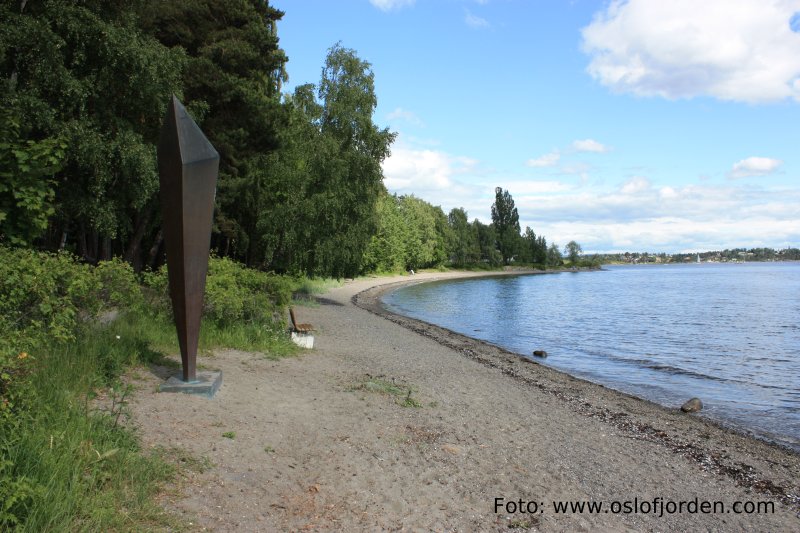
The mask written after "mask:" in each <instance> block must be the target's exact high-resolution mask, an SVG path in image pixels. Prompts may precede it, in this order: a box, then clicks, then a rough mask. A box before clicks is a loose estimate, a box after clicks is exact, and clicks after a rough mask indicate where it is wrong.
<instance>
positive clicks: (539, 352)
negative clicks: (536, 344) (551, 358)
mask: <svg viewBox="0 0 800 533" xmlns="http://www.w3.org/2000/svg"><path fill="white" fill-rule="evenodd" d="M533 355H535V356H536V357H547V352H545V351H544V350H534V351H533Z"/></svg>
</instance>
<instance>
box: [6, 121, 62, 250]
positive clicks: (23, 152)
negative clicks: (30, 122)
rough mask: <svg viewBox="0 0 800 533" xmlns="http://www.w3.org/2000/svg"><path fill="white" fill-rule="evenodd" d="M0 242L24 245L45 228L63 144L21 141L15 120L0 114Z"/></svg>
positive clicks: (51, 212) (52, 211)
mask: <svg viewBox="0 0 800 533" xmlns="http://www.w3.org/2000/svg"><path fill="white" fill-rule="evenodd" d="M0 121H2V122H4V123H5V125H6V127H5V128H2V130H0V242H2V241H3V240H5V241H7V242H8V243H10V244H12V245H18V246H21V245H28V244H30V243H31V242H32V241H33V240H34V239H36V238H37V237H38V236H39V235H41V233H42V232H43V231H44V230H45V229H46V228H47V221H48V218H49V217H50V216H51V215H52V214H53V213H54V208H53V198H54V195H55V191H54V180H53V179H52V176H53V174H54V173H55V172H57V171H58V170H59V169H60V168H61V164H62V161H63V159H64V153H65V148H66V145H65V143H64V142H63V141H62V140H61V139H59V138H49V139H44V140H41V141H34V140H25V139H22V138H21V135H20V127H19V119H18V118H17V117H15V116H14V115H13V114H12V110H11V109H8V108H6V109H3V110H2V111H0Z"/></svg>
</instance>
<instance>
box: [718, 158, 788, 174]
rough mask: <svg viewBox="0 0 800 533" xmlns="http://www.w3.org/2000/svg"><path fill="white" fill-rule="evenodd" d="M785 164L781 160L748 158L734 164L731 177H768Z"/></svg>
mask: <svg viewBox="0 0 800 533" xmlns="http://www.w3.org/2000/svg"><path fill="white" fill-rule="evenodd" d="M782 164H783V161H781V160H780V159H772V158H769V157H748V158H747V159H742V160H741V161H738V162H736V163H734V165H733V168H732V169H731V172H730V174H729V176H730V177H731V178H748V177H750V176H766V175H768V174H772V173H773V172H775V171H776V170H778V168H780V166H781V165H782Z"/></svg>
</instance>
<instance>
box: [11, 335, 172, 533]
mask: <svg viewBox="0 0 800 533" xmlns="http://www.w3.org/2000/svg"><path fill="white" fill-rule="evenodd" d="M125 328H126V326H125V325H124V324H123V323H120V324H118V325H114V326H112V327H109V328H95V329H92V330H90V331H88V332H87V333H86V334H85V335H83V336H82V338H81V340H80V341H78V342H76V343H74V344H71V345H68V346H50V347H48V348H46V349H43V350H41V351H40V352H39V353H37V354H35V357H36V366H37V370H36V372H35V374H34V375H33V376H32V377H33V379H32V380H31V388H30V389H29V390H28V391H27V393H26V395H25V397H24V402H25V404H26V406H27V407H28V409H26V410H25V411H24V412H23V413H22V417H21V419H18V420H17V422H19V425H18V427H17V428H16V431H15V432H14V434H13V435H11V436H4V438H3V439H2V441H0V442H1V444H0V445H1V446H2V448H0V452H2V460H5V461H7V465H13V467H12V471H11V472H6V473H3V474H11V475H10V476H8V477H6V475H3V476H0V479H2V480H3V481H7V480H8V479H15V480H17V482H19V480H26V482H27V485H28V489H25V488H24V487H20V486H17V488H16V492H17V493H16V494H12V495H10V497H11V498H14V499H15V502H16V503H14V504H13V505H14V506H15V507H12V508H11V509H10V511H11V512H9V513H6V514H4V515H3V516H2V518H3V519H4V521H5V522H6V523H5V524H2V522H0V525H10V523H13V521H14V518H12V515H14V516H16V517H19V516H23V517H24V521H23V522H22V523H21V524H19V525H17V527H16V529H17V530H19V531H49V530H67V531H68V530H81V531H83V530H87V531H101V530H105V531H109V530H123V531H129V530H136V529H154V528H155V529H169V528H172V527H174V526H175V522H174V518H172V517H170V516H169V515H167V514H166V513H164V511H163V510H162V509H160V508H159V507H158V506H156V505H155V503H154V501H153V496H154V494H155V493H156V492H157V491H158V490H159V487H161V486H162V485H163V484H164V483H166V482H167V481H169V480H171V479H172V478H173V476H174V473H175V468H174V466H172V465H171V464H170V463H168V462H167V461H165V460H164V459H163V458H162V457H160V456H159V455H158V454H155V453H142V451H141V450H140V448H139V444H138V441H137V439H136V435H135V434H134V432H133V431H132V430H131V429H128V428H126V427H125V424H124V423H125V421H126V418H127V412H126V400H125V397H126V395H127V392H128V391H127V390H126V389H125V388H124V387H123V386H122V385H121V384H120V383H119V381H118V380H117V379H116V376H118V375H119V371H120V370H121V369H122V368H124V367H125V366H126V365H128V364H131V363H135V362H148V361H150V360H151V359H152V358H153V357H154V355H156V354H155V352H153V351H152V350H151V349H149V347H148V345H147V343H146V342H144V341H142V340H141V339H136V338H133V337H129V336H127V335H124V333H125V331H124V330H125ZM117 335H119V338H117ZM99 388H110V389H111V393H110V394H111V397H112V402H111V407H110V408H109V409H99V408H97V407H95V406H94V402H93V401H92V399H93V397H94V396H95V391H96V390H97V389H99ZM8 437H10V438H8ZM12 488H13V487H12ZM19 492H22V494H20V493H19ZM3 495H4V496H5V497H6V498H9V495H7V494H3ZM8 510H9V509H5V510H4V511H8ZM0 529H2V527H0Z"/></svg>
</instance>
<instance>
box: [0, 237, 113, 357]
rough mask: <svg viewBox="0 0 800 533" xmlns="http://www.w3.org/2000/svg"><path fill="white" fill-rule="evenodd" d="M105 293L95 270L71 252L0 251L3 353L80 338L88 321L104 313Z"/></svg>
mask: <svg viewBox="0 0 800 533" xmlns="http://www.w3.org/2000/svg"><path fill="white" fill-rule="evenodd" d="M100 289H101V284H100V281H99V279H98V277H97V276H96V275H95V274H94V272H93V271H92V269H91V267H89V266H88V265H82V264H79V263H77V262H76V261H75V259H74V257H73V256H71V255H69V254H66V253H61V254H47V253H41V252H34V251H31V250H18V249H9V248H5V247H0V353H2V354H4V355H5V356H6V357H9V356H15V355H16V354H17V353H19V352H20V351H30V350H31V349H33V348H34V347H35V346H37V345H39V344H41V343H42V342H44V341H45V340H56V341H71V340H74V339H75V335H76V333H77V331H78V329H79V327H80V325H81V322H82V321H83V319H85V318H86V317H89V316H95V315H96V314H97V312H98V311H99V310H100V307H101V305H102V304H101V301H100V300H99V299H98V297H97V296H98V293H99V292H100Z"/></svg>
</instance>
